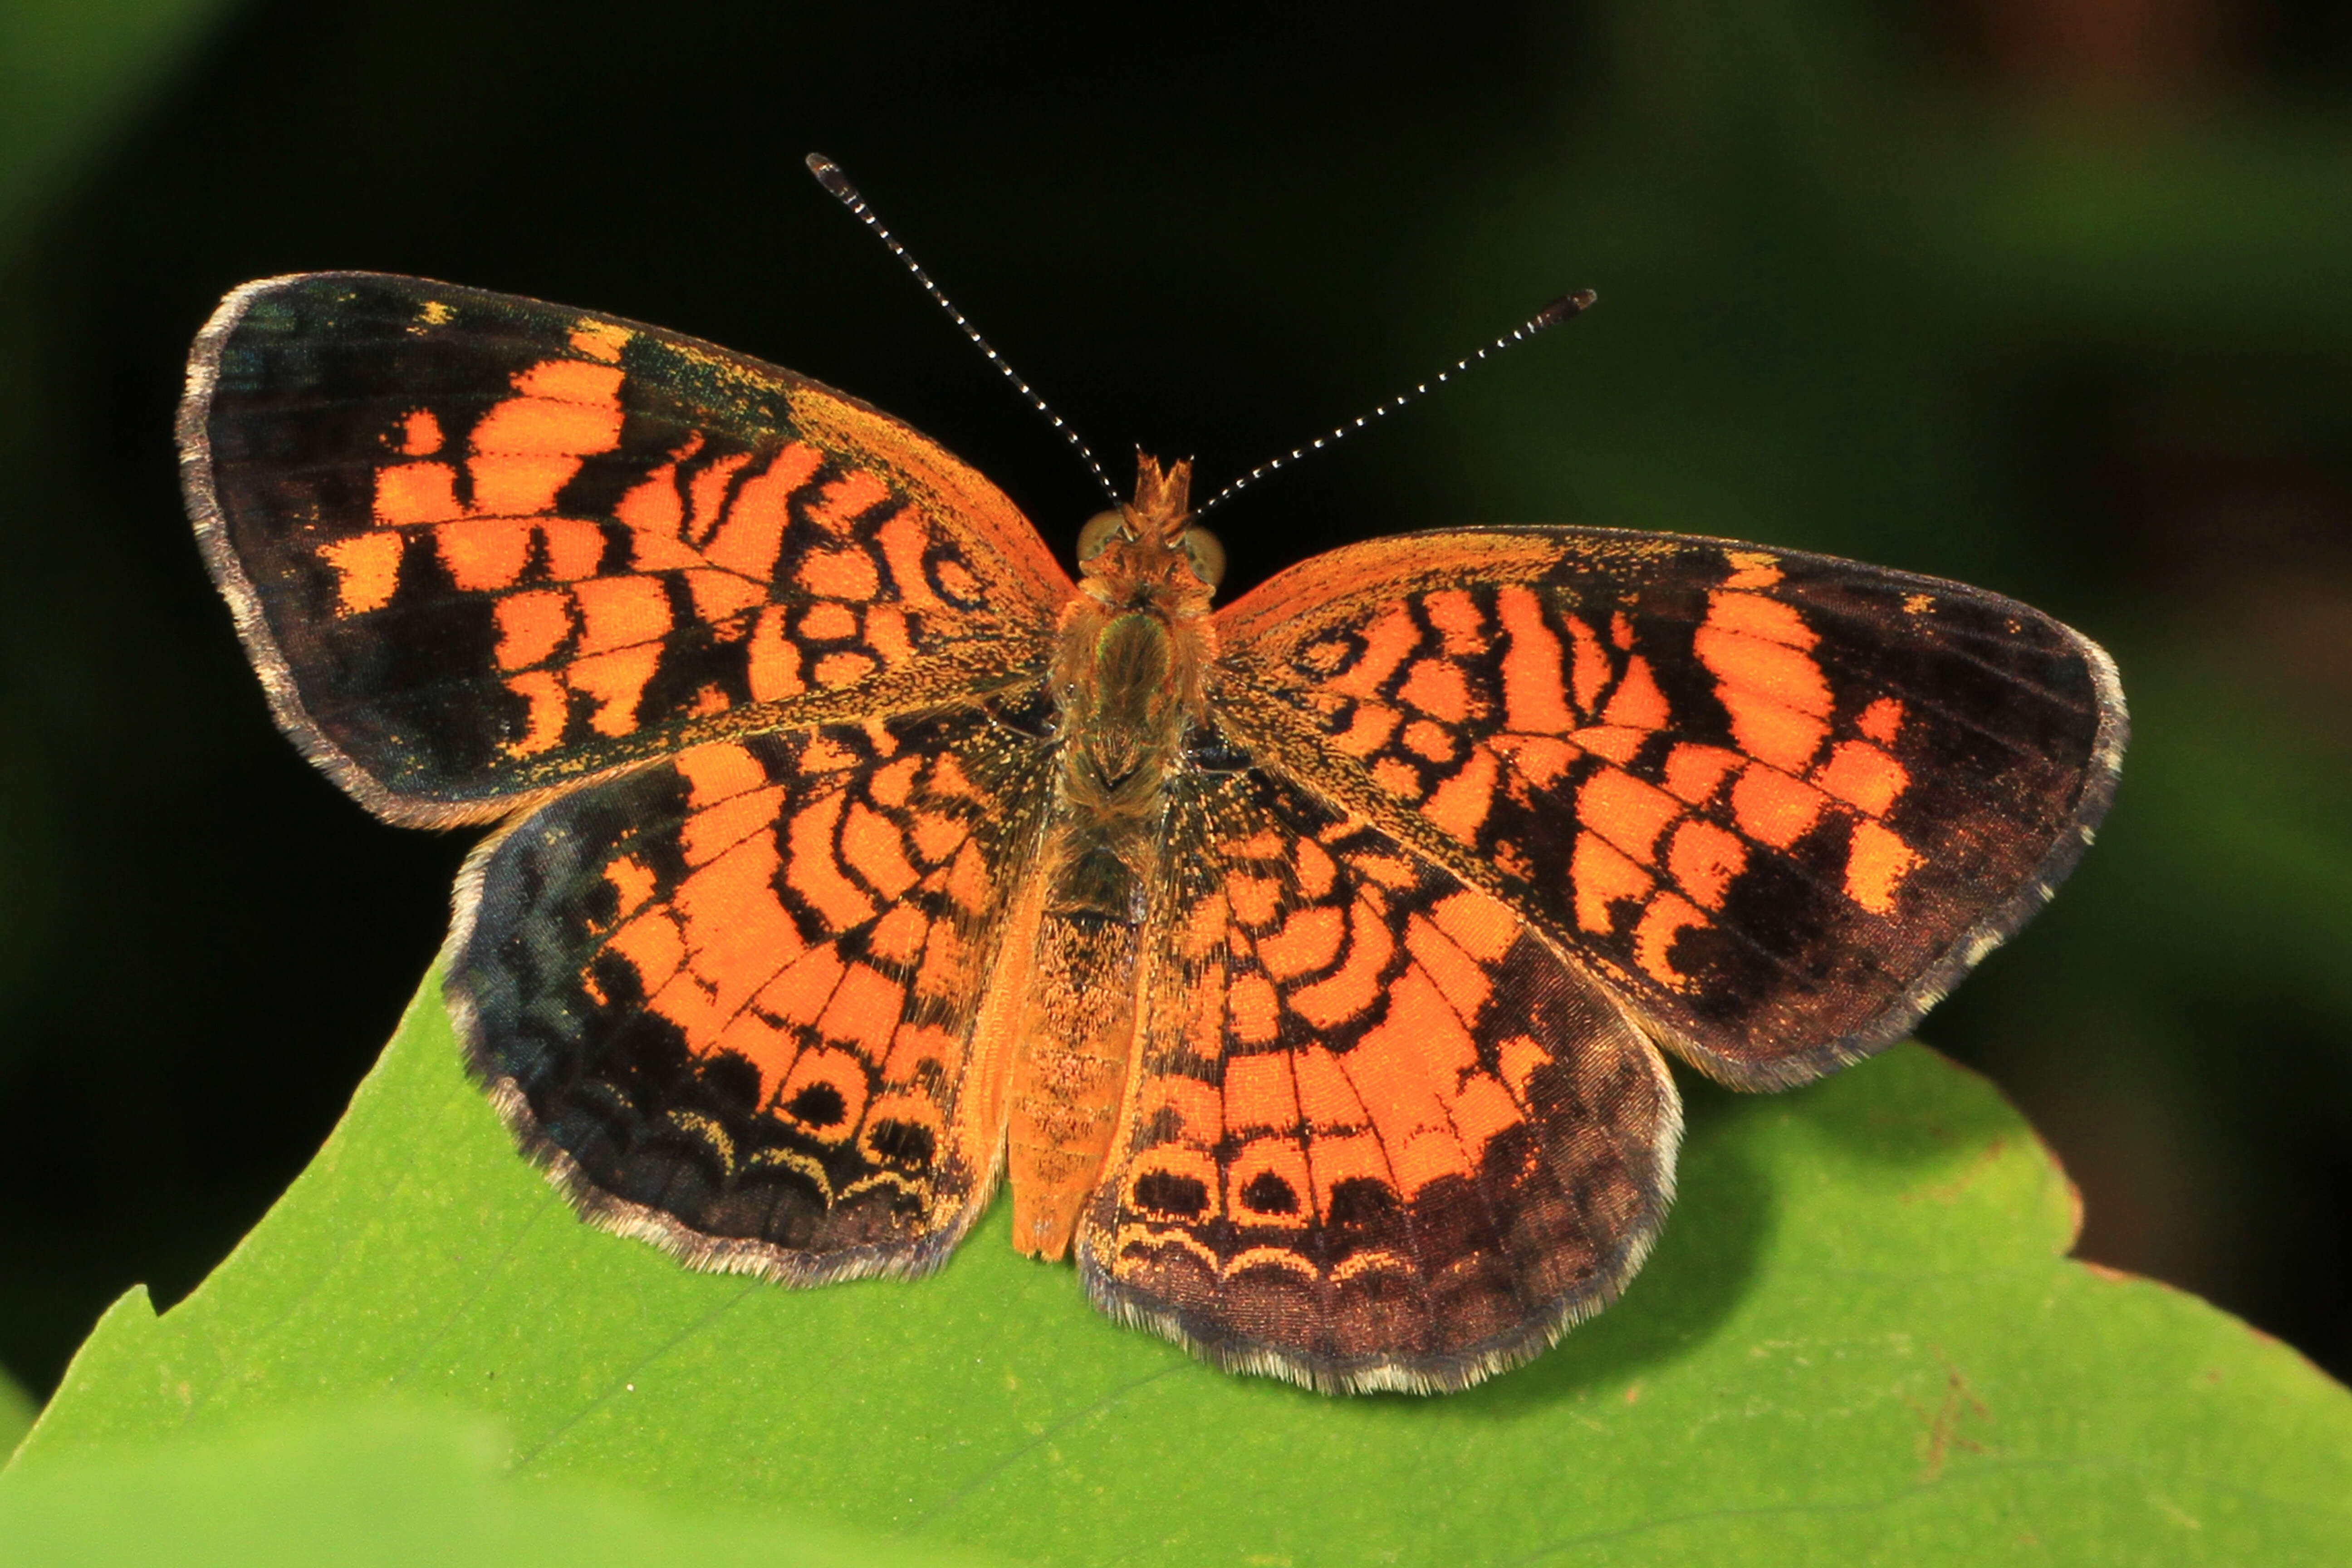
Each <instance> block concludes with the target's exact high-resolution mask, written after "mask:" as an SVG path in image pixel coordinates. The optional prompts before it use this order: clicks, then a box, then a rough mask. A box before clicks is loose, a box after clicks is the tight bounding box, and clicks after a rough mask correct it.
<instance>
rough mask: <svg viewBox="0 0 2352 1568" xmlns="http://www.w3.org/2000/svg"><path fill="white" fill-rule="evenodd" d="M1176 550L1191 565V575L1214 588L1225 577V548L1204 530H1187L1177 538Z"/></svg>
mask: <svg viewBox="0 0 2352 1568" xmlns="http://www.w3.org/2000/svg"><path fill="white" fill-rule="evenodd" d="M1176 548H1177V549H1179V550H1181V551H1182V552H1184V554H1185V556H1186V557H1187V558H1188V559H1189V560H1191V562H1192V575H1193V576H1195V577H1198V578H1199V579H1200V580H1201V581H1202V582H1203V583H1206V584H1208V585H1209V586H1210V587H1212V588H1213V587H1215V586H1216V585H1217V584H1218V583H1219V582H1221V581H1222V580H1223V577H1224V575H1225V547H1224V545H1223V544H1222V543H1220V542H1218V540H1217V536H1216V535H1215V534H1213V533H1211V532H1210V531H1208V530H1207V529H1205V528H1188V529H1186V530H1185V531H1183V532H1182V533H1181V534H1180V535H1178V536H1177V539H1176Z"/></svg>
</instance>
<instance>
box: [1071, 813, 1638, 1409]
mask: <svg viewBox="0 0 2352 1568" xmlns="http://www.w3.org/2000/svg"><path fill="white" fill-rule="evenodd" d="M1158 897H1159V900H1160V902H1159V904H1158V908H1159V909H1160V910H1161V911H1162V914H1161V919H1160V924H1159V928H1158V931H1157V933H1156V939H1155V941H1154V942H1153V944H1152V949H1151V957H1150V967H1149V968H1148V969H1147V971H1146V973H1145V977H1144V983H1143V986H1142V990H1141V993H1140V994H1141V998H1142V1003H1143V1005H1142V1007H1141V1009H1140V1011H1141V1013H1142V1024H1141V1028H1140V1031H1139V1042H1138V1049H1137V1057H1136V1064H1135V1068H1134V1080H1133V1083H1132V1086H1131V1088H1130V1090H1129V1101H1128V1113H1127V1116H1126V1119H1125V1122H1124V1131H1123V1135H1122V1140H1121V1142H1119V1144H1118V1146H1117V1147H1116V1148H1115V1149H1114V1151H1113V1157H1112V1162H1111V1167H1110V1169H1109V1171H1108V1173H1107V1174H1106V1176H1105V1178H1104V1181H1103V1184H1102V1185H1101V1186H1100V1187H1099V1188H1098V1189H1097V1193H1096V1196H1095V1201H1094V1204H1093V1205H1092V1208H1091V1210H1090V1212H1089V1215H1088V1216H1087V1224H1086V1226H1085V1228H1084V1230H1083V1232H1082V1234H1081V1237H1080V1249H1079V1258H1080V1267H1081V1268H1082V1270H1083V1271H1084V1274H1085V1277H1086V1280H1087V1289H1089V1290H1090V1291H1091V1292H1092V1294H1093V1295H1094V1297H1095V1299H1096V1300H1097V1302H1098V1303H1100V1304H1101V1305H1102V1306H1103V1307H1104V1309H1105V1310H1108V1311H1109V1312H1111V1313H1112V1314H1113V1315H1115V1316H1118V1317H1121V1318H1125V1319H1128V1320H1129V1321H1137V1322H1139V1323H1142V1324H1144V1325H1146V1326H1149V1327H1151V1328H1154V1329H1156V1330H1158V1331H1160V1332H1163V1333H1166V1334H1168V1335H1170V1336H1171V1337H1172V1338H1175V1339H1178V1340H1181V1341H1182V1342H1186V1343H1188V1344H1190V1345H1192V1346H1193V1347H1194V1348H1195V1349H1196V1350H1197V1351H1199V1352H1201V1353H1202V1354H1204V1355H1206V1356H1208V1357H1209V1358H1210V1359H1211V1360H1213V1361H1215V1362H1216V1363H1219V1364H1220V1365H1223V1366H1225V1367H1228V1368H1231V1369H1234V1370H1240V1371H1251V1372H1260V1373H1274V1374H1276V1375H1280V1376H1286V1377H1289V1378H1291V1379H1293V1380H1295V1381H1297V1382H1300V1383H1306V1384H1312V1385H1313V1386H1316V1387H1318V1388H1323V1389H1326V1390H1331V1391H1348V1392H1364V1391H1367V1390H1372V1389H1382V1388H1387V1389H1402V1390H1409V1391H1412V1392H1429V1391H1432V1390H1437V1389H1451V1388H1460V1387H1464V1386H1465V1385H1467V1384H1472V1383H1475V1382H1477V1381H1478V1380H1480V1379H1481V1378H1484V1377H1486V1376H1487V1375H1488V1374H1490V1373H1494V1372H1496V1371H1498V1370H1500V1369H1501V1368H1503V1367H1507V1366H1511V1365H1516V1364H1517V1363H1519V1362H1522V1361H1525V1360H1526V1359H1528V1357H1529V1356H1532V1355H1534V1354H1536V1353H1538V1352H1540V1351H1541V1350H1543V1348H1544V1347H1545V1346H1546V1345H1548V1344H1549V1343H1550V1342H1552V1341H1553V1340H1554V1339H1556V1338H1558V1337H1559V1334H1560V1333H1561V1332H1563V1331H1565V1330H1566V1329H1567V1328H1568V1327H1569V1326H1570V1324H1571V1323H1573V1322H1575V1321H1578V1320H1579V1319H1581V1318H1583V1317H1585V1316H1588V1315H1590V1314H1591V1313H1592V1312H1595V1311H1598V1310H1600V1309H1601V1307H1603V1306H1605V1305H1607V1304H1608V1302H1609V1301H1610V1300H1612V1299H1613V1298H1614V1297H1615V1295H1616V1293H1617V1291H1618V1289H1620V1287H1621V1286H1622V1284H1623V1283H1624V1281H1625V1280H1626V1279H1628V1278H1629V1277H1631V1275H1632V1274H1633V1270H1634V1269H1635V1268H1639V1267H1640V1265H1641V1260H1642V1258H1643V1255H1644V1254H1646V1253H1647V1251H1648V1250H1649V1247H1650V1243H1651V1240H1652V1238H1653V1237H1654V1236H1655V1234H1656V1231H1657V1227H1658V1225H1659V1223H1660V1221H1661V1220H1662V1219H1663V1218H1664V1214H1665V1208H1666V1204H1667V1201H1668V1199H1669V1198H1670V1197H1671V1195H1672V1193H1673V1186H1674V1167H1675V1143H1676V1141H1677V1138H1678V1136H1679V1133H1680V1128H1681V1109H1680V1103H1679V1101H1678V1100H1677V1099H1676V1097H1675V1089H1674V1084H1673V1081H1672V1080H1671V1079H1669V1078H1668V1077H1667V1075H1666V1071H1665V1064H1664V1060H1663V1059H1662V1058H1660V1057H1659V1056H1658V1054H1657V1052H1656V1050H1655V1049H1654V1047H1652V1046H1651V1045H1650V1044H1649V1042H1648V1041H1646V1040H1645V1039H1643V1037H1642V1035H1641V1032H1640V1031H1639V1030H1638V1029H1636V1028H1635V1027H1634V1026H1633V1024H1632V1022H1631V1021H1630V1020H1629V1019H1628V1018H1627V1017H1626V1016H1625V1015H1624V1013H1623V1011H1622V1009H1621V1008H1620V1007H1619V1005H1617V1003H1616V1002H1615V1001H1614V1000H1613V999H1612V997H1611V996H1610V994H1609V993H1608V991H1607V990H1606V988H1605V987H1604V986H1602V985H1601V984H1599V983H1597V982H1596V981H1594V980H1593V979H1592V978H1591V977H1590V976H1589V975H1587V974H1586V973H1583V972H1582V971H1581V970H1580V969H1579V968H1578V967H1576V966H1575V965H1573V964H1570V963H1567V962H1565V961H1564V960H1562V959H1561V958H1560V956H1559V954H1558V953H1556V952H1553V951H1552V950H1551V948H1550V947H1549V946H1548V945H1547V944H1546V943H1545V942H1543V941H1542V940H1541V939H1540V938H1538V936H1537V935H1536V934H1535V933H1534V932H1533V931H1530V930H1529V929H1528V923H1527V922H1526V921H1524V920H1523V919H1521V918H1520V917H1519V916H1518V915H1517V913H1515V912H1514V911H1513V910H1510V909H1509V908H1507V907H1506V906H1505V905H1504V904H1503V903H1501V902H1500V901H1498V900H1496V898H1495V897H1494V896H1493V895H1492V894H1490V893H1487V892H1486V891H1483V890H1481V889H1477V888H1475V887H1472V886H1470V885H1469V884H1467V883H1466V882H1465V880H1464V879H1461V878H1459V877H1457V876H1454V875H1453V874H1452V873H1450V872H1448V871H1446V870H1444V868H1440V867H1438V866H1436V865H1434V864H1433V863H1432V862H1431V861H1429V860H1428V859H1426V858H1423V857H1421V856H1419V855H1417V854H1416V853H1414V852H1413V851H1412V849H1410V848H1409V847H1406V846H1404V845H1402V844H1401V843H1400V842H1399V841H1398V840H1397V839H1396V838H1394V837H1391V836H1390V835H1388V834H1386V833H1383V832H1381V830H1380V829H1378V828H1376V827H1374V826H1370V825H1369V824H1367V823H1365V822H1364V821H1362V820H1361V819H1359V818H1352V817H1350V816H1347V815H1346V814H1344V813H1341V812H1339V811H1337V810H1335V809H1333V808H1332V807H1331V806H1330V805H1327V804H1325V803H1323V802H1321V801H1318V800H1317V799H1315V798H1314V797H1313V796H1311V795H1307V793H1306V792H1304V791H1303V790H1301V789H1300V788H1299V787H1298V786H1297V785H1296V784H1291V783H1290V782H1288V781H1286V780H1285V779H1282V778H1280V777H1279V776H1277V775H1275V774H1272V773H1267V772H1263V771H1257V770H1251V771H1247V772H1244V773H1228V774H1223V775H1214V774H1210V775H1195V776H1194V777H1193V778H1192V779H1190V780H1188V781H1187V782H1186V783H1184V784H1181V785H1180V786H1179V788H1178V790H1177V792H1176V796H1175V799H1174V800H1173V801H1172V803H1171V818H1170V828H1169V844H1168V859H1167V863H1166V868H1165V871H1164V874H1163V876H1162V879H1161V883H1160V889H1159V893H1158Z"/></svg>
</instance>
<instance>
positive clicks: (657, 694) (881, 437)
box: [180, 273, 1069, 823]
mask: <svg viewBox="0 0 2352 1568" xmlns="http://www.w3.org/2000/svg"><path fill="white" fill-rule="evenodd" d="M180 445H181V462H182V469H183V478H184V484H185V488H186V490H187V494H188V503H189V508H190V510H191V512H192V514H193V515H194V518H195V520H196V531H197V535H198V537H199V539H200V541H201V542H202V543H203V546H204V551H205V560H206V562H207V563H208V564H209V565H210V567H211V568H212V572H213V575H214V578H215V582H217V583H218V584H219V586H220V588H221V591H222V593H223V594H224V595H226V596H227V598H228V600H229V603H230V605H231V606H232V608H233V609H234V610H235V612H236V621H237V626H238V629H239V631H240V632H241V634H242V635H243V637H244V639H245V643H246V647H247V653H248V654H249V655H250V656H251V657H252V658H253V661H254V663H255V665H256V666H257V668H259V670H260V672H261V675H262V678H263V680H264V683H265V684H266V685H267V686H268V689H269V693H270V697H271V700H272V703H273V706H274V708H275V710H276V712H277V716H278V722H279V723H280V724H281V725H282V726H283V727H284V728H285V729H286V731H288V733H289V734H290V735H292V736H293V737H294V739H295V740H296V741H297V742H298V743H299V744H300V745H301V746H302V748H303V749H304V751H305V752H307V753H308V754H309V755H310V757H311V758H312V760H313V761H315V762H317V763H319V764H320V766H321V767H323V768H325V769H326V770H327V772H328V773H331V775H332V776H333V777H334V778H335V780H336V781H337V782H338V783H339V784H342V786H343V787H344V788H345V789H347V790H349V791H350V792H351V793H352V795H355V796H357V797H358V798H359V799H360V800H361V801H362V803H363V804H365V805H367V806H368V807H369V808H370V809H371V810H373V811H375V812H377V813H378V814H379V815H381V816H386V817H389V818H392V819H394V820H397V821H407V822H423V823H448V822H457V821H465V820H473V819H480V818H486V817H490V816H499V815H500V814H502V813H503V812H505V811H507V810H509V809H511V808H512V806H513V805H514V804H515V799H516V797H518V796H527V795H531V794H534V793H537V792H543V791H546V790H548V789H551V788H552V787H556V786H559V785H561V784H565V783H567V782H570V781H572V780H576V779H579V778H582V777H586V776H590V775H593V774H595V773H601V772H604V771H606V770H609V769H612V768H614V767H616V766H619V765H622V764H625V763H629V762H632V761H634V760H636V759H640V758H644V757H646V756H652V755H658V754H661V753H664V752H670V751H674V750H677V748H679V747H681V746H685V745H690V744H695V743H697V742H702V741H708V740H712V739H716V738H719V737H721V736H725V735H729V734H734V733H740V732H743V731H748V730H751V729H760V728H773V727H779V726H784V725H806V724H814V723H822V722H827V721H839V720H845V719H862V718H865V717H868V716H871V715H875V714H880V713H888V712H899V711H906V710H911V709H915V708H919V707H923V706H927V705H930V704H933V703H936V702H937V701H939V700H941V699H942V697H944V696H946V695H949V694H951V693H955V692H961V691H968V690H971V689H976V688H984V687H986V686H987V685H988V684H989V683H991V682H994V681H1002V680H1004V679H1019V672H1020V671H1021V670H1023V669H1024V668H1028V667H1030V666H1033V665H1034V664H1036V663H1038V662H1039V661H1041V660H1042V659H1043V658H1045V649H1046V647H1047V644H1048V641H1049V639H1050V637H1051V632H1052V626H1053V616H1054V613H1055V610H1056V608H1057V607H1058V605H1059V604H1060V602H1061V599H1062V597H1063V596H1064V595H1066V594H1067V593H1068V592H1069V583H1068V580H1067V578H1066V576H1065V575H1064V574H1063V573H1062V572H1061V570H1060V569H1059V568H1058V567H1057V566H1056V565H1055V563H1054V561H1053V559H1052V556H1051V555H1050V553H1049V552H1047V551H1046V550H1045V545H1044V543H1043V542H1041V541H1040V540H1039V539H1038V537H1037V535H1036V531H1035V530H1034V529H1033V528H1032V527H1031V526H1030V525H1029V523H1028V522H1027V521H1025V520H1024V518H1023V517H1022V516H1021V514H1020V513H1019V512H1018V511H1017V510H1014V508H1013V505H1012V503H1011V502H1009V501H1007V500H1005V499H1004V497H1003V495H1002V494H1000V493H999V492H998V491H997V490H996V489H994V487H992V486H991V485H990V484H989V483H988V482H987V481H986V480H985V479H982V478H981V477H980V476H979V475H978V474H976V473H974V472H973V471H972V470H971V469H970V468H966V467H965V466H964V465H963V464H962V463H961V462H959V461H958V460H957V459H956V458H953V457H951V456H950V455H949V454H948V453H947V452H946V451H944V450H943V449H941V448H940V447H938V446H937V445H935V444H934V443H932V442H931V441H929V440H928V439H926V438H925V437H922V436H921V435H919V434H918V433H917V432H915V431H914V430H912V429H910V428H908V426H905V425H902V424H900V423H898V421H896V420H894V419H891V418H890V417H888V416H886V415H883V414H880V413H878V412H877V411H876V410H874V409H872V408H869V407H867V406H866V405H864V404H862V403H859V402H857V401H856V399H854V398H850V397H847V396H845V395H842V394H840V393H838V392H835V391H833V390H831V389H830V388H828V387H825V386H823V385H820V384H817V383H815V382H813V381H810V380H808V379H807V378H805V377H803V376H799V375H795V374H793V373H791V372H790V371H785V370H780V369H778V368H776V367H775V366H773V365H767V364H762V363H759V362H758V361H756V360H751V359H746V358H744V357H742V356H740V355H737V354H732V353H728V352H727V351H725V350H723V349H719V348H715V347H713V346H711V345H710V344H709V343H704V342H697V341H695V340H693V339H691V338H687V337H682V336H679V335H678V334H677V333H673V332H667V331H660V330H659V329H657V328H653V327H646V326H640V325H637V324H635V323H634V322H628V321H618V320H615V319H614V318H612V317H609V316H602V315H596V314H593V313H591V312H586V311H581V310H567V309H565V308H563V307H561V306H556V305H548V304H542V303H541V302H539V301H537V300H522V299H517V298H514V297H511V296H509V295H503V294H491V293H485V292H483V291H481V290H478V289H458V288H453V287H450V286H448V285H446V284H441V283H433V282H427V281H425V280H423V279H415V278H395V277H385V276H380V275H374V274H367V273H314V274H309V275H304V276H299V277H291V278H280V279H269V280H267V281H264V282H259V283H251V284H247V285H246V286H245V287H244V288H242V289H237V290H236V292H235V293H233V294H231V295H230V296H229V297H228V298H227V299H226V300H224V301H223V302H222V305H221V307H220V310H218V311H217V312H216V313H215V315H214V317H213V320H212V321H211V322H210V323H209V324H208V325H207V326H206V327H205V330H204V332H203V334H202V335H201V336H200V337H199V338H198V339H197V340H196V344H195V348H194V353H193V354H192V356H191V358H190V362H189V367H188V390H187V395H186V398H185V400H184V403H183V405H182V408H181V415H180Z"/></svg>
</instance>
